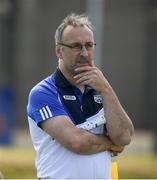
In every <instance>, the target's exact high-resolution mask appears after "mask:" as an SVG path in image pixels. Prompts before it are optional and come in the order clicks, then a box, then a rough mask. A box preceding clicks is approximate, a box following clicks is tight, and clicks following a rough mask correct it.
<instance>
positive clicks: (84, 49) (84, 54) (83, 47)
mask: <svg viewBox="0 0 157 180" xmlns="http://www.w3.org/2000/svg"><path fill="white" fill-rule="evenodd" d="M80 55H81V56H83V57H87V56H88V51H87V49H86V48H85V46H82V49H81V51H80Z"/></svg>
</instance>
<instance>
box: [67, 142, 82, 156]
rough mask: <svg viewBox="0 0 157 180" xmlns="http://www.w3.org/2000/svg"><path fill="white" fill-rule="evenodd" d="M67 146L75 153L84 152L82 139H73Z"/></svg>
mask: <svg viewBox="0 0 157 180" xmlns="http://www.w3.org/2000/svg"><path fill="white" fill-rule="evenodd" d="M67 148H68V149H69V150H71V151H72V152H74V153H77V154H84V145H83V142H81V141H80V140H76V141H72V142H71V143H70V144H69V145H68V147H67Z"/></svg>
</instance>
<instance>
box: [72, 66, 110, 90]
mask: <svg viewBox="0 0 157 180" xmlns="http://www.w3.org/2000/svg"><path fill="white" fill-rule="evenodd" d="M75 72H76V73H77V75H75V76H74V79H75V81H76V83H77V84H80V85H89V86H91V87H92V88H94V89H95V90H97V91H99V92H103V91H106V89H108V88H110V84H109V83H108V81H107V79H106V78H105V77H104V75H103V73H102V72H101V71H100V69H98V68H97V67H96V66H94V65H93V66H83V67H79V68H76V69H75Z"/></svg>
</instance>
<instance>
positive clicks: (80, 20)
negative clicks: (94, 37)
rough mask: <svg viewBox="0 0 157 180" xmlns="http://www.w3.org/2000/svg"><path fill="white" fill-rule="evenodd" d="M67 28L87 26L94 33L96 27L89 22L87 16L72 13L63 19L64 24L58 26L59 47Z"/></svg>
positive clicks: (56, 41)
mask: <svg viewBox="0 0 157 180" xmlns="http://www.w3.org/2000/svg"><path fill="white" fill-rule="evenodd" d="M67 26H73V27H81V26H82V27H83V26H87V27H88V28H89V29H90V30H91V31H92V32H93V30H94V26H93V25H92V23H91V21H90V20H89V18H88V16H86V15H85V14H80V15H79V14H75V13H72V14H70V15H68V16H67V17H65V19H63V21H62V23H61V24H60V25H59V26H58V28H57V30H56V33H55V43H56V45H58V43H61V42H62V34H63V31H64V29H65V28H66V27H67Z"/></svg>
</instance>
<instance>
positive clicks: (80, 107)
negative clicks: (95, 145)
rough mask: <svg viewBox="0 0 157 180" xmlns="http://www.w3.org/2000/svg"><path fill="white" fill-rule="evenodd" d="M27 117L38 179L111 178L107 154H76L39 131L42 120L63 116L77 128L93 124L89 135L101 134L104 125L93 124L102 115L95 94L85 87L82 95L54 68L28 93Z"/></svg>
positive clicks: (100, 99)
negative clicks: (51, 72) (50, 73)
mask: <svg viewBox="0 0 157 180" xmlns="http://www.w3.org/2000/svg"><path fill="white" fill-rule="evenodd" d="M27 114H28V122H29V128H30V134H31V138H32V142H33V145H34V148H35V150H36V152H37V156H36V167H37V174H38V178H59V179H70V178H71V179H81V178H88V179H89V178H90V179H99V178H101V179H102V178H104V179H106V178H110V153H109V152H107V151H105V152H101V153H96V154H92V155H79V154H76V153H74V152H71V151H70V150H68V149H66V148H64V147H63V146H62V145H61V144H60V143H59V142H57V141H56V140H55V139H53V138H52V137H51V136H50V135H49V134H47V133H46V132H45V131H43V130H42V129H41V128H40V123H42V122H43V121H45V120H48V119H50V118H52V119H53V117H55V116H60V115H65V116H68V117H69V118H70V121H71V123H73V124H74V125H75V126H77V127H79V128H84V129H88V127H90V126H91V125H92V127H93V128H92V129H90V131H91V132H92V133H96V134H102V133H104V131H105V128H104V124H101V123H100V124H99V123H95V122H96V121H97V119H98V120H99V119H100V118H99V117H100V116H104V109H103V106H102V98H101V95H100V94H99V93H98V92H97V91H95V90H94V89H92V88H91V87H90V86H86V87H85V91H84V93H82V92H81V91H80V90H79V89H78V88H77V87H75V86H73V85H71V84H70V83H69V82H68V81H67V80H66V78H65V77H64V76H63V74H62V73H61V71H60V70H59V69H57V70H56V71H55V72H54V73H53V74H52V75H50V76H49V77H47V78H46V79H44V80H43V81H41V82H40V83H38V84H37V85H36V86H35V87H34V88H33V89H32V90H31V92H30V94H29V99H28V106H27ZM93 124H94V126H93ZM86 127H87V128H86ZM88 130H89V129H88Z"/></svg>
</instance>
